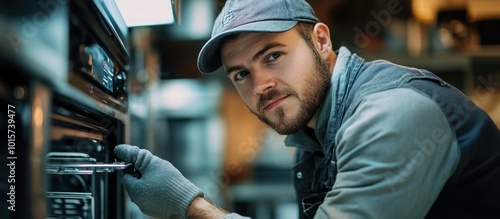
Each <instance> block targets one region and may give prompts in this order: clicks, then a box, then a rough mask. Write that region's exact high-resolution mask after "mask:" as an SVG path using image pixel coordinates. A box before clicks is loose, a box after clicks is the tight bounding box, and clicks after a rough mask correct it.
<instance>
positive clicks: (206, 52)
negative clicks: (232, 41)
mask: <svg viewBox="0 0 500 219" xmlns="http://www.w3.org/2000/svg"><path fill="white" fill-rule="evenodd" d="M297 23H298V21H259V22H254V23H250V24H244V25H241V26H239V27H236V28H233V29H230V30H227V31H224V32H221V33H219V34H217V35H216V36H214V37H212V38H211V39H210V40H209V41H208V42H207V43H205V45H204V46H203V48H202V49H201V51H200V53H199V55H198V70H199V71H200V72H201V73H204V74H208V73H212V72H214V71H216V70H217V69H219V68H220V66H221V65H222V62H221V60H220V47H221V46H222V43H223V39H224V38H225V37H226V36H229V35H231V34H235V33H243V32H257V33H278V32H284V31H287V30H290V29H292V28H293V27H294V26H295V25H296V24H297Z"/></svg>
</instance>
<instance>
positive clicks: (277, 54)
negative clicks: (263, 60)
mask: <svg viewBox="0 0 500 219" xmlns="http://www.w3.org/2000/svg"><path fill="white" fill-rule="evenodd" d="M280 56H281V53H280V52H275V53H271V55H269V56H268V57H267V61H274V60H276V59H278V58H279V57H280Z"/></svg>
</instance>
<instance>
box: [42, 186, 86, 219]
mask: <svg viewBox="0 0 500 219" xmlns="http://www.w3.org/2000/svg"><path fill="white" fill-rule="evenodd" d="M47 199H48V203H47V204H48V205H50V208H49V209H50V211H49V212H47V213H48V214H49V216H48V217H46V219H63V218H64V219H73V218H74V219H77V218H78V219H93V218H94V212H93V206H94V197H93V196H92V194H91V193H80V192H47Z"/></svg>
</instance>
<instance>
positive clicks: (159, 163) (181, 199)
mask: <svg viewBox="0 0 500 219" xmlns="http://www.w3.org/2000/svg"><path fill="white" fill-rule="evenodd" d="M114 152H115V154H116V157H117V158H119V159H121V160H123V161H125V162H132V163H133V164H134V167H135V168H136V169H137V170H138V171H139V172H140V174H141V177H140V178H135V177H133V176H132V175H130V174H124V175H123V180H122V184H123V185H124V187H125V190H127V192H128V194H129V196H130V199H131V200H132V202H134V203H135V204H137V205H138V206H139V208H140V209H141V211H142V212H143V213H145V214H147V215H150V216H154V217H167V218H168V217H171V216H172V215H174V214H175V215H178V216H180V217H181V218H186V213H187V209H188V207H189V205H190V204H191V202H192V201H193V200H194V199H195V198H196V197H198V196H203V193H202V191H201V190H200V189H199V188H198V187H197V186H196V185H194V184H193V183H191V182H190V181H189V180H187V179H186V178H185V177H184V176H183V175H182V174H181V173H180V172H179V170H177V169H176V168H175V167H174V166H173V165H172V164H171V163H170V162H168V161H166V160H163V159H161V158H159V157H157V156H154V155H153V154H151V152H149V151H148V150H145V149H140V148H138V147H137V146H131V145H126V144H121V145H118V146H116V147H115V150H114Z"/></svg>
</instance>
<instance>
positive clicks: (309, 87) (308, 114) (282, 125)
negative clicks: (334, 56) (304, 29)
mask: <svg viewBox="0 0 500 219" xmlns="http://www.w3.org/2000/svg"><path fill="white" fill-rule="evenodd" d="M310 49H311V51H312V54H313V58H314V63H315V66H314V68H312V71H311V72H310V77H308V78H306V81H305V82H306V83H305V87H304V91H303V96H302V99H301V98H299V96H298V94H297V92H296V91H294V90H292V89H291V88H284V89H282V90H278V89H274V90H271V91H269V92H268V93H265V94H263V95H262V96H261V97H260V98H259V102H258V104H257V111H258V112H254V111H252V113H253V114H255V115H256V116H257V117H258V118H259V119H260V120H261V121H262V122H264V123H266V124H267V125H268V126H269V127H271V128H272V129H274V130H275V131H276V132H278V133H279V134H282V135H288V134H292V133H295V132H297V131H299V130H301V129H303V128H305V127H306V126H307V124H308V123H309V121H311V119H312V118H313V116H314V115H315V114H316V112H318V111H319V110H320V109H321V107H322V103H323V101H324V99H325V97H326V95H327V93H328V90H329V87H330V79H331V75H330V70H329V69H328V65H327V63H326V61H325V60H323V59H322V58H321V56H320V54H319V53H318V52H317V51H316V50H315V49H312V48H310ZM282 96H289V98H290V97H295V98H297V100H298V101H299V105H298V106H297V108H296V112H295V115H293V116H288V117H287V115H286V113H285V109H284V107H282V106H279V107H277V108H276V109H274V110H273V112H271V113H274V114H275V115H274V117H275V118H277V119H275V120H271V119H270V118H269V117H268V116H265V115H264V113H263V110H264V109H263V108H264V104H265V103H266V102H268V101H269V100H272V99H274V98H277V97H282ZM288 110H294V109H288Z"/></svg>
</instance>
